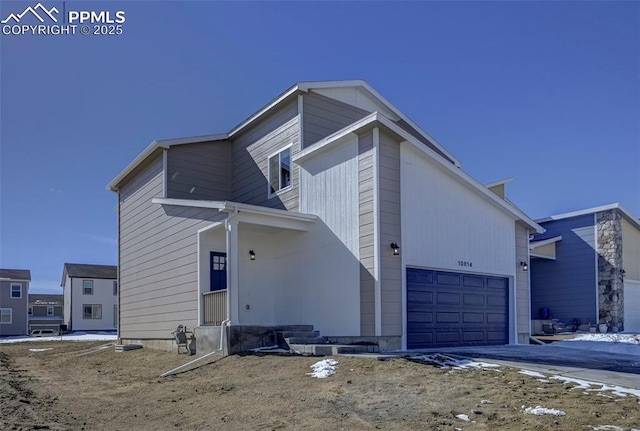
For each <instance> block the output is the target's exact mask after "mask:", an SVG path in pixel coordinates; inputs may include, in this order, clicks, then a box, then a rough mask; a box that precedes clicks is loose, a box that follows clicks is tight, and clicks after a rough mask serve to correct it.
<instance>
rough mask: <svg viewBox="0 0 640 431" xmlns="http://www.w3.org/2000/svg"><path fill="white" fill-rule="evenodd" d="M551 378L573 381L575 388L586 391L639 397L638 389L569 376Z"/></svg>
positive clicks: (567, 381) (639, 391) (639, 390)
mask: <svg viewBox="0 0 640 431" xmlns="http://www.w3.org/2000/svg"><path fill="white" fill-rule="evenodd" d="M551 379H554V380H560V381H561V382H564V383H565V384H567V383H575V384H576V385H577V386H575V388H577V389H584V390H585V391H587V392H611V393H612V394H613V395H617V396H619V397H626V396H627V395H633V396H635V397H638V398H640V389H631V388H625V387H622V386H617V385H616V386H609V385H604V384H602V383H597V382H590V381H587V380H580V379H574V378H571V377H563V376H553V377H551ZM591 386H600V387H599V388H592V387H591Z"/></svg>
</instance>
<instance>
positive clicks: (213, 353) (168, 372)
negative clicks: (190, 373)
mask: <svg viewBox="0 0 640 431" xmlns="http://www.w3.org/2000/svg"><path fill="white" fill-rule="evenodd" d="M228 325H229V319H227V320H225V321H223V322H222V324H221V325H220V347H219V348H218V350H214V351H213V352H210V353H207V354H206V355H204V356H201V357H199V358H198V359H194V360H193V361H189V362H187V363H186V364H183V365H180V366H179V367H176V368H174V369H173V370H170V371H167V372H166V373H162V374H160V377H168V376H171V375H173V374H176V373H179V372H180V371H182V370H184V369H185V368H188V367H190V366H191V365H193V364H195V363H197V362H200V361H203V360H205V359H207V358H208V357H210V356H213V355H215V354H216V353H220V352H221V351H222V350H223V349H224V343H223V340H224V338H225V331H224V328H225V326H228Z"/></svg>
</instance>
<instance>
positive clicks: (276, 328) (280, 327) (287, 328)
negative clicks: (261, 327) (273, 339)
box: [273, 325, 313, 332]
mask: <svg viewBox="0 0 640 431" xmlns="http://www.w3.org/2000/svg"><path fill="white" fill-rule="evenodd" d="M273 330H274V331H276V332H282V331H313V325H276V326H274V327H273Z"/></svg>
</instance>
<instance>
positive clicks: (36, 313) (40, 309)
mask: <svg viewBox="0 0 640 431" xmlns="http://www.w3.org/2000/svg"><path fill="white" fill-rule="evenodd" d="M47 307H48V306H46V305H34V306H33V315H32V318H34V317H47ZM49 317H52V316H49ZM53 317H60V318H62V306H61V305H60V306H58V305H54V306H53Z"/></svg>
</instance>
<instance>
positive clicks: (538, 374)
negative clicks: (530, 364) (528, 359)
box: [518, 370, 546, 379]
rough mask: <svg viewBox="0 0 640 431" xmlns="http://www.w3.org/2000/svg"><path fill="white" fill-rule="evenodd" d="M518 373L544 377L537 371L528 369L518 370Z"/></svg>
mask: <svg viewBox="0 0 640 431" xmlns="http://www.w3.org/2000/svg"><path fill="white" fill-rule="evenodd" d="M518 372H519V373H520V374H524V375H525V376H531V377H539V378H541V379H544V378H545V377H546V376H545V375H544V374H540V373H539V372H537V371H529V370H520V371H518Z"/></svg>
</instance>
